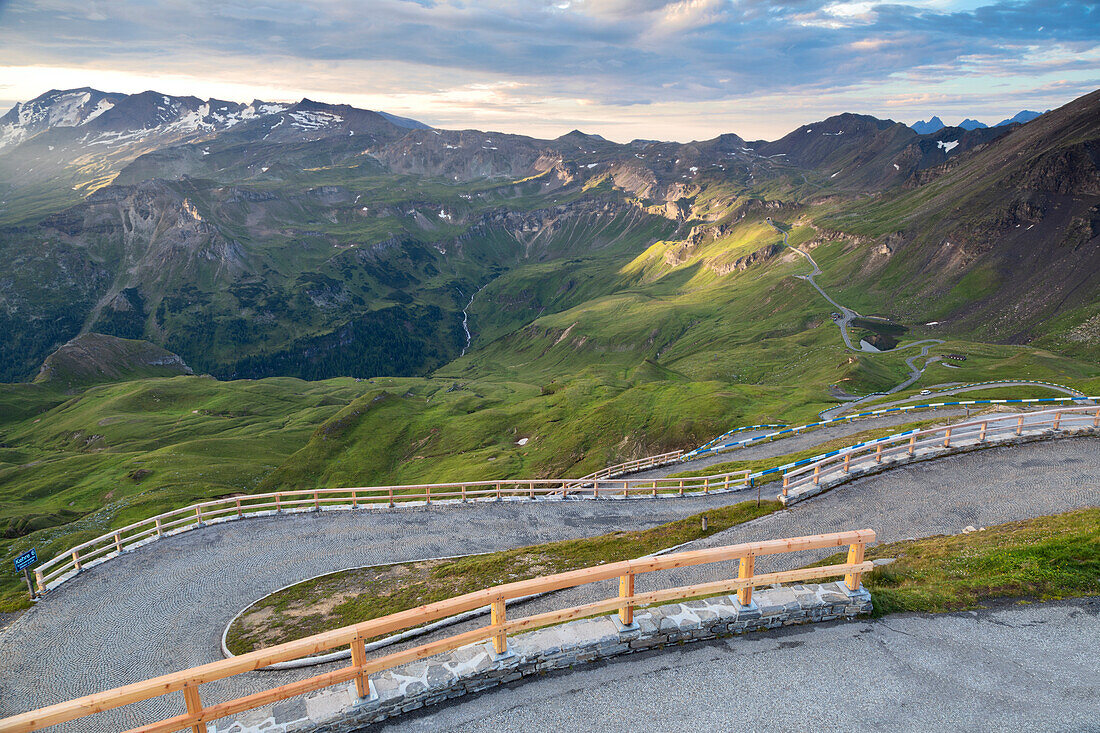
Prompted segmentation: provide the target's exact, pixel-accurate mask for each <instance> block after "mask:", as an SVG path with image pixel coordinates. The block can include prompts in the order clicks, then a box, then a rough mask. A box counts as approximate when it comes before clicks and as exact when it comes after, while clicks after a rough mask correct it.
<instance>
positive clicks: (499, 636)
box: [489, 598, 508, 654]
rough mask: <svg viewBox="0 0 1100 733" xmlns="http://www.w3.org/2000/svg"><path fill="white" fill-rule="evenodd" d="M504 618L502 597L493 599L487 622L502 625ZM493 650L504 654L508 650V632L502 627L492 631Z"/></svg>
mask: <svg viewBox="0 0 1100 733" xmlns="http://www.w3.org/2000/svg"><path fill="white" fill-rule="evenodd" d="M506 618H507V616H506V612H505V610H504V599H503V598H502V599H500V600H499V601H493V603H492V605H490V607H489V623H491V624H492V625H493V626H500V627H502V626H503V625H504V621H505V619H506ZM493 651H494V652H496V653H497V654H504V653H506V652H507V651H508V632H506V631H505V630H504V629H503V628H500V629H499V630H498V631H496V632H494V633H493Z"/></svg>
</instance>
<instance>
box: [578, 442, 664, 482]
mask: <svg viewBox="0 0 1100 733" xmlns="http://www.w3.org/2000/svg"><path fill="white" fill-rule="evenodd" d="M683 454H684V452H683V451H682V450H674V451H672V452H671V453H662V454H660V455H657V456H646V457H645V458H635V459H634V460H633V461H626V462H625V463H617V464H615V465H614V466H608V467H607V468H601V469H600V470H599V471H593V472H592V473H590V474H588V475H587V476H581V477H580V478H579V479H575V482H576V483H577V484H580V485H583V484H585V483H591V482H592V481H593V480H596V479H605V478H614V477H615V476H622V475H623V474H625V473H634V472H635V471H644V470H645V469H647V468H658V467H659V466H667V465H669V464H670V463H676V462H677V461H678V460H680V457H681V456H682V455H683Z"/></svg>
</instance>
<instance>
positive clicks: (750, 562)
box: [737, 554, 756, 606]
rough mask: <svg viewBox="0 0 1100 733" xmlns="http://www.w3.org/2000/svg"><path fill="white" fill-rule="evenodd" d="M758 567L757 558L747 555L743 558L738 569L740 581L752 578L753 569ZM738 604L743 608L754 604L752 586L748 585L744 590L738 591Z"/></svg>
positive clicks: (739, 589)
mask: <svg viewBox="0 0 1100 733" xmlns="http://www.w3.org/2000/svg"><path fill="white" fill-rule="evenodd" d="M755 565H756V557H755V556H754V555H751V554H749V555H745V556H744V557H743V558H741V563H740V565H739V566H738V568H737V577H738V578H739V579H740V580H744V579H745V578H751V577H752V576H753V567H754V566H755ZM737 602H738V603H740V604H741V605H742V606H748V605H750V604H751V603H752V586H751V585H746V586H745V587H744V588H738V589H737Z"/></svg>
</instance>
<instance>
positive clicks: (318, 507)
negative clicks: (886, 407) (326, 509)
mask: <svg viewBox="0 0 1100 733" xmlns="http://www.w3.org/2000/svg"><path fill="white" fill-rule="evenodd" d="M313 511H315V512H319V511H321V500H320V499H319V498H318V497H317V492H316V491H314V492H313Z"/></svg>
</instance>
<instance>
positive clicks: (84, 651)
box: [0, 436, 1100, 731]
mask: <svg viewBox="0 0 1100 733" xmlns="http://www.w3.org/2000/svg"><path fill="white" fill-rule="evenodd" d="M803 437H806V436H803ZM1098 446H1100V441H1098V440H1097V439H1096V438H1088V437H1082V438H1067V439H1060V440H1055V441H1045V442H1038V443H1029V444H1022V445H1018V446H1014V447H999V448H990V449H987V450H983V451H979V452H974V453H965V454H959V455H954V456H948V457H944V458H940V459H937V460H934V461H930V462H926V463H918V464H910V465H906V466H902V467H898V468H895V469H892V470H890V471H887V472H886V473H883V474H880V475H878V476H872V477H866V478H861V479H857V480H855V481H852V482H850V483H848V484H845V485H843V486H840V487H838V488H836V489H834V490H832V491H830V492H828V493H826V494H823V495H820V496H818V497H815V498H813V499H810V500H808V501H805V502H803V503H800V504H798V505H795V506H794V507H792V508H791V509H789V510H784V511H781V512H777V513H775V514H772V515H769V516H766V517H763V518H761V519H758V520H756V521H753V522H750V523H748V524H745V525H741V526H738V527H733V528H731V529H729V530H727V531H724V532H721V533H717V534H715V535H712V536H711V537H709V538H707V539H705V540H702V541H700V542H698V543H694V544H693V546H695V547H704V546H715V545H725V544H734V543H738V542H746V541H751V540H755V539H764V538H775V537H790V536H798V535H805V534H813V533H818V532H829V531H837V530H846V529H853V528H861V527H871V528H874V529H875V530H876V531H877V532H878V536H879V539H880V541H884V542H889V541H894V540H898V539H904V538H907V537H916V536H924V535H929V534H935V533H956V532H959V531H961V530H962V529H963V528H964V527H966V526H967V525H973V526H975V527H978V526H984V525H990V524H996V523H1000V522H1005V521H1010V520H1014V519H1024V518H1028V517H1034V516H1039V515H1044V514H1052V513H1057V512H1062V511H1067V510H1070V509H1074V508H1078V507H1083V506H1092V505H1097V504H1100V486H1098V482H1097V479H1096V477H1097V476H1098V475H1100V450H1097V448H1098ZM742 498H744V495H739V494H734V495H732V496H729V495H711V496H707V497H693V498H683V499H660V500H645V499H637V500H629V501H599V502H597V501H556V502H548V501H545V502H531V503H512V502H506V503H502V504H492V503H490V504H470V505H458V506H448V507H439V508H432V509H404V510H402V509H398V510H371V511H360V512H322V513H320V514H296V515H286V516H281V517H269V518H258V519H248V520H244V521H240V522H232V523H228V524H222V525H214V526H209V527H206V528H203V529H200V530H196V531H192V532H188V533H185V534H182V535H179V536H174V537H169V538H165V539H163V540H160V541H158V542H156V543H154V544H152V545H149V546H147V547H143V548H139V549H137V550H135V551H132V552H128V553H125V554H123V555H121V556H119V557H117V558H115V559H114V560H112V561H111V562H109V563H104V564H103V565H100V566H97V567H93V568H91V569H88V570H87V571H85V572H84V573H81V574H80V575H79V576H77V577H76V578H74V579H73V580H71V581H70V582H68V583H66V584H65V586H63V587H62V588H60V589H58V590H57V591H56V592H54V593H51V594H50V595H48V596H46V598H45V599H44V600H42V601H41V602H40V603H39V604H38V605H37V606H35V607H34V608H33V609H31V610H29V611H28V612H26V613H25V614H23V615H22V616H21V617H19V618H18V619H16V621H15V622H14V623H13V624H12V625H11V626H10V627H8V628H7V629H6V630H5V631H3V632H0V659H3V660H4V664H3V670H2V672H0V678H2V679H0V715H10V714H13V713H16V712H22V711H25V710H29V709H32V708H35V707H40V706H43V705H47V704H50V703H54V702H59V701H62V700H67V699H71V698H73V697H77V696H80V695H85V694H89V693H91V692H95V691H98V690H101V689H103V688H105V687H110V686H117V685H122V684H125V683H127V682H134V681H138V680H142V679H146V678H148V677H152V676H155V675H159V674H163V673H166V672H170V671H174V670H179V669H184V668H186V667H190V666H194V665H198V664H202V663H205V662H210V661H214V660H216V659H218V658H220V654H219V644H220V635H221V632H222V630H223V629H224V628H225V625H226V624H227V623H228V621H229V620H230V619H231V618H232V617H233V616H234V615H235V614H236V613H237V612H238V611H239V610H240V609H242V608H244V607H245V606H247V605H249V604H250V603H251V602H252V601H254V600H256V599H257V598H259V597H260V596H263V595H265V594H267V593H270V592H271V591H274V590H276V589H278V588H280V587H282V586H284V585H287V584H289V583H293V582H296V581H299V580H302V579H304V578H308V577H312V576H314V575H318V574H321V573H326V572H331V571H334V570H338V569H341V568H346V567H353V566H362V565H369V564H380V563H393V562H404V561H410V560H417V559H423V558H430V557H439V556H445V555H454V554H462V553H470V552H484V551H491V550H500V549H505V548H512V547H520V546H523V545H527V544H532V543H538V542H546V541H550V540H556V539H566V538H574V537H587V536H593V535H598V534H602V533H605V532H608V531H612V530H634V529H642V528H645V527H651V526H654V525H656V524H660V523H662V522H666V521H669V520H671V519H675V518H677V517H682V516H686V515H689V514H693V513H696V512H699V511H702V510H705V509H707V508H708V507H715V506H720V505H723V504H726V503H729V502H733V501H739V500H741V499H742ZM784 557H789V562H792V563H796V564H801V563H805V562H809V561H811V560H812V559H813V558H812V557H810V556H809V555H808V554H800V555H799V556H798V557H793V556H784ZM762 560H763V559H762ZM773 562H774V564H775V565H776V566H777V567H778V566H779V564H780V563H781V562H782V560H781V559H780V558H775V559H774V560H773ZM772 564H773V563H772V562H769V563H765V562H763V561H761V562H760V563H759V565H760V566H761V567H760V568H758V569H764V568H765V567H769V566H770V565H772ZM730 572H735V569H734V568H732V567H719V566H717V565H708V566H700V567H698V568H685V569H681V570H678V571H675V572H670V573H668V574H664V573H662V574H654V575H660V577H659V578H652V581H655V582H660V583H661V584H667V585H680V584H683V583H684V582H689V583H692V582H702V581H703V580H715V579H717V578H718V575H719V574H722V573H725V574H726V575H723V577H728V574H729V573H730ZM651 577H652V576H646V578H647V582H651V581H650V578H651ZM639 585H640V586H643V587H644V584H642V583H639ZM614 592H615V591H614V590H613V589H611V588H610V587H600V586H599V584H596V585H593V586H585V587H582V588H577V589H572V590H570V591H567V592H561V593H559V594H554V595H552V596H549V597H543V598H540V599H536V600H535V601H532V602H530V603H528V604H524V605H523V606H521V607H520V609H519V612H520V613H521V614H523V615H526V614H527V613H528V612H531V613H535V612H539V611H540V610H543V609H545V608H551V607H553V608H561V607H564V606H568V605H572V603H573V602H574V601H575V600H576V599H577V598H584V597H588V596H590V597H591V598H595V597H596V596H600V597H606V596H607V594H613V593H614ZM585 594H588V596H586V595H585ZM933 621H934V620H933ZM469 623H478V624H480V623H483V622H482V621H481V620H478V621H475V622H469ZM871 626H875V625H874V624H871ZM846 628H848V627H846ZM876 628H877V627H876ZM461 629H462V627H461V626H460V627H457V628H456V629H452V630H450V631H455V630H459V631H460V630H461ZM816 633H818V632H817V631H816V630H815V631H814V632H813V634H816ZM823 633H825V634H826V636H824V637H823V640H827V639H832V638H834V637H835V635H836V634H837V633H849V632H847V631H845V632H833V631H825V632H823ZM1028 633H1030V632H1028ZM813 634H809V635H806V636H802V637H799V638H800V639H803V640H806V644H805V645H804V646H802V647H799V649H800V650H802V651H798V650H792V651H791V652H790V653H791V655H792V656H791V657H789V659H790V660H791V661H790V663H791V664H792V665H794V666H799V665H800V664H802V662H800V661H799V659H800V658H801V657H800V655H811V654H816V655H818V656H820V655H821V654H823V653H825V651H824V650H828V649H830V648H834V647H835V644H834V647H830V646H829V643H832V642H823V643H826V645H825V646H824V647H820V648H818V647H816V645H815V643H814V641H813V640H814V638H815V637H814V636H813ZM761 638H771V635H763V636H762V637H761ZM776 638H779V637H776ZM784 638H786V637H784ZM894 638H896V637H894ZM781 641H782V640H781V639H780V642H781ZM754 643H755V642H754ZM768 643H770V642H768ZM768 643H765V646H768ZM777 643H779V642H777ZM772 646H774V644H772ZM741 648H742V647H735V649H741ZM757 648H759V649H761V650H763V649H764V647H756V646H754V647H752V649H757ZM769 648H770V647H769ZM1093 648H1095V646H1094V647H1093ZM814 649H818V651H817V652H814V651H813V650H814ZM853 649H855V647H853ZM680 653H681V652H677V651H671V652H669V654H670V655H672V656H670V657H669V663H670V664H675V663H676V662H675V660H676V659H678V658H679V657H678V655H679V654H680ZM684 653H687V652H684ZM690 653H693V654H694V653H695V652H690ZM735 653H736V652H735ZM857 653H858V652H857V651H852V652H851V654H853V655H854V654H857ZM1052 653H1053V651H1052ZM892 657H893V655H892V653H886V654H885V655H883V654H879V659H880V660H883V661H881V663H888V660H889V659H891V658H892ZM639 659H642V658H639ZM645 659H649V657H646V658H645ZM805 659H806V660H807V661H806V663H807V664H809V663H810V660H812V659H813V657H812V656H807V657H805ZM855 659H856V657H855V656H850V657H849V660H850V661H853V662H854V660H855ZM643 661H644V660H643ZM639 663H642V662H639ZM761 663H762V662H761ZM835 663H836V664H840V661H839V660H837V661H836V662H835ZM633 664H634V662H633V661H631V659H630V658H627V660H626V661H623V662H617V663H615V665H616V667H615V668H616V669H617V670H619V671H617V672H616V673H615V674H616V676H620V677H622V678H623V679H627V678H632V677H633V675H634V673H633V672H632V671H631V670H632V669H633V667H632V665H633ZM644 664H648V665H650V666H648V667H645V666H643V667H642V668H641V669H646V670H652V669H653V664H654V663H653V662H644ZM658 666H660V665H658ZM330 668H331V667H330ZM324 669H325V668H324V667H320V668H318V667H314V668H312V669H306V670H294V671H286V672H258V673H253V674H250V675H242V676H239V677H236V678H232V679H228V680H223V681H220V682H216V683H211V684H207V685H204V686H203V700H204V701H209V702H217V701H220V700H225V699H229V698H230V697H236V696H240V695H244V694H249V693H252V692H256V691H258V690H260V689H263V688H265V687H270V686H272V685H275V684H279V683H283V682H288V681H291V680H293V679H299V678H302V677H305V676H309V675H312V674H317V673H319V672H321V671H324ZM723 669H725V668H724V667H722V666H721V665H716V666H715V667H714V668H713V672H714V674H711V675H707V674H706V671H705V670H701V671H699V673H698V674H699V675H702V677H703V678H706V679H708V680H709V681H708V686H709V688H712V691H709V692H708V696H707V699H712V697H713V695H715V694H728V692H729V690H731V689H733V688H734V687H736V686H740V685H741V684H742V683H743V682H744V680H741V679H740V678H739V677H736V676H730V675H727V674H725V672H723V671H721V670H723ZM894 672H896V673H897V674H898V675H900V677H901V679H900V681H899V682H898V684H897V686H896V688H892V689H895V691H896V692H897V691H903V690H908V689H925V688H922V687H920V686H919V684H923V677H924V674H923V672H922V671H921V670H920V669H918V668H915V667H905V666H904V665H902V667H901V668H899V669H897V670H894ZM647 674H648V672H647ZM534 684H540V683H534ZM621 684H626V683H621ZM636 684H638V685H639V686H640V687H644V688H645V689H647V690H648V691H649V693H652V692H653V688H652V686H651V685H650V684H649V683H648V682H646V681H645V680H644V679H642V680H638V681H637V682H636ZM837 684H838V685H839V687H837V688H836V689H835V693H836V694H825V693H824V692H823V691H820V694H819V692H818V687H819V686H816V687H815V686H811V688H807V690H806V694H808V695H809V697H808V698H807V699H806V705H805V706H804V707H803V710H813V711H815V712H814V713H813V715H815V716H818V715H825V714H826V712H823V711H830V710H835V711H837V712H836V714H837V715H838V716H840V718H844V712H843V711H844V710H845V709H846V708H845V707H844V703H845V700H846V699H847V698H846V693H844V689H845V688H844V686H843V681H842V680H838V681H837ZM566 685H567V686H571V683H568V682H567V683H566ZM661 689H665V688H664V685H663V684H662V685H661ZM800 689H801V688H800ZM1082 689H1084V688H1082ZM1089 689H1091V688H1089ZM811 692H812V694H811ZM891 694H894V693H891ZM1067 694H1068V693H1067ZM179 697H180V696H179V695H169V696H166V697H164V698H159V699H155V700H150V701H147V702H144V703H139V704H137V705H131V706H128V707H126V708H122V709H119V710H115V711H110V712H108V713H103V714H99V715H96V716H94V717H92V718H88V719H85V720H83V721H74V722H73V723H70V724H66V725H63V726H59V728H58V730H70V731H76V730H80V731H117V730H121V729H125V728H128V727H131V726H133V725H136V724H138V723H140V722H143V721H147V720H151V719H153V718H154V716H155V717H156V718H162V717H165V716H167V715H171V714H177V713H179V712H181V711H182V702H181V700H179V699H177V698H179ZM483 697H484V696H483ZM480 699H481V698H478V697H474V698H470V699H469V700H466V701H462V702H456V703H454V704H453V707H452V708H448V709H451V710H463V709H466V708H465V706H466V705H473V706H475V707H474V708H471V709H482V710H484V707H482V708H477V706H479V705H481V706H483V705H484V703H483V702H479V700H480ZM601 704H602V702H601ZM626 704H629V703H628V702H627V700H625V699H624V705H626ZM656 707H659V706H656ZM624 712H625V711H624ZM690 713H691V711H690V710H685V709H684V707H683V706H677V705H670V706H668V707H667V708H665V713H664V717H663V718H662V717H661V716H660V711H654V712H653V715H654V716H655V717H654V718H653V719H652V720H651V721H650V722H651V727H652V728H653V729H661V730H669V729H673V728H676V727H678V726H681V727H682V725H683V724H684V723H686V722H689V721H690V720H691V715H690ZM694 714H695V715H697V716H698V717H697V720H699V721H700V722H701V721H703V720H705V719H706V718H705V714H707V706H706V705H698V706H696V707H695V712H694ZM710 714H713V710H712V711H711V713H710ZM681 715H687V716H688V717H686V718H681V717H678V716H681ZM673 718H675V719H673ZM840 718H838V719H840ZM624 719H625V718H624ZM415 722H416V721H409V722H408V723H403V722H402V721H400V720H398V721H395V722H394V723H393V724H392V725H394V726H396V727H398V728H400V727H402V726H403V725H410V726H412V725H413V724H414V723H415ZM448 725H449V724H448ZM550 725H551V723H550V718H547V719H546V721H545V725H544V724H541V723H537V722H536V723H535V724H534V725H533V727H534V728H543V729H545V728H546V727H547V726H550ZM524 727H526V726H524ZM419 729H422V728H419Z"/></svg>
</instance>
